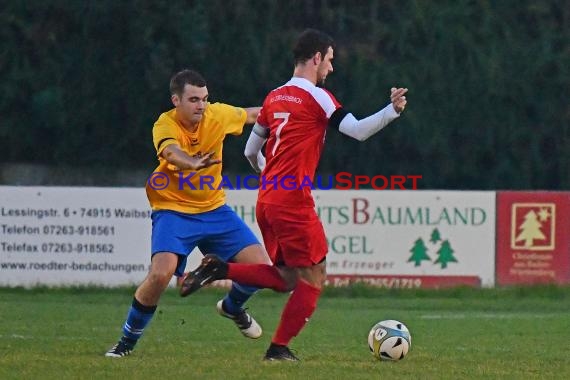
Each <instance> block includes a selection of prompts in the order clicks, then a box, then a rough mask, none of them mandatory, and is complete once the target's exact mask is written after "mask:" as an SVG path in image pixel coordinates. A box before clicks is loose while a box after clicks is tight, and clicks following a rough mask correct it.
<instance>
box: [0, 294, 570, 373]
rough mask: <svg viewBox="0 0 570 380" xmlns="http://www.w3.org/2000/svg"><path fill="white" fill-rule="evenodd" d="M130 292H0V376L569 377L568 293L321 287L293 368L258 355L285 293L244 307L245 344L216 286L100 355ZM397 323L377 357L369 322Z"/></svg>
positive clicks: (174, 300)
mask: <svg viewBox="0 0 570 380" xmlns="http://www.w3.org/2000/svg"><path fill="white" fill-rule="evenodd" d="M133 290H134V289H131V288H128V289H127V288H121V289H101V288H70V289H47V288H37V289H32V290H25V289H0V379H38V378H41V379H119V378H120V379H156V378H158V379H175V378H178V379H180V378H184V379H227V380H237V379H329V380H330V379H350V380H355V379H379V378H383V379H483V378H485V379H569V378H570V288H565V287H563V288H558V287H548V286H547V287H538V288H507V289H449V290H440V291H435V290H382V289H372V288H366V287H359V286H354V287H350V288H344V289H326V290H325V292H324V294H323V297H322V298H321V300H320V302H319V307H318V309H317V311H316V313H315V314H314V316H313V318H312V319H311V321H310V322H309V324H308V325H307V326H306V328H305V329H304V330H303V331H302V332H301V334H300V335H299V337H297V338H296V339H295V340H294V341H293V343H292V344H291V348H292V349H294V350H295V351H296V352H297V355H298V356H299V357H300V358H301V360H302V361H301V362H300V363H272V362H270V363H267V362H263V361H262V360H261V359H262V357H263V354H264V352H265V349H266V348H267V346H268V344H269V342H270V339H271V335H272V333H273V331H274V330H275V326H276V324H277V321H278V318H279V315H280V313H281V309H282V306H283V304H284V302H285V300H286V295H284V294H276V293H273V292H271V291H268V290H264V291H262V292H260V293H259V294H257V295H256V296H255V297H254V298H252V299H251V300H250V302H249V305H248V306H249V307H250V312H251V313H252V315H253V316H255V318H256V319H257V320H258V321H259V322H260V323H261V324H262V326H263V328H264V330H265V331H264V335H263V336H262V337H261V338H260V339H259V340H248V339H246V338H244V337H242V335H241V334H240V333H239V331H238V330H237V328H235V326H233V323H232V322H231V321H229V320H227V319H225V318H222V317H220V316H218V315H217V313H216V310H215V304H216V301H217V300H218V299H219V298H220V297H221V296H222V295H223V294H224V292H223V291H222V290H221V289H204V290H202V291H200V292H198V293H197V294H195V295H192V296H190V297H188V298H180V297H178V295H177V293H176V290H174V289H169V290H168V291H167V292H166V293H165V295H164V296H163V298H162V300H161V303H160V305H159V308H158V310H157V313H156V315H155V318H154V320H153V321H152V322H151V324H150V325H149V327H148V328H147V330H146V332H145V334H144V336H143V338H142V340H141V341H140V342H139V344H138V346H137V348H136V350H135V351H134V352H133V354H132V355H131V356H129V357H126V358H120V359H113V358H105V357H104V356H103V354H104V352H105V351H106V350H107V349H108V348H109V347H110V346H112V345H113V344H114V343H115V342H116V340H117V339H118V338H119V336H120V329H121V325H122V323H123V320H124V318H125V316H126V312H127V308H128V306H129V305H130V302H131V300H132V294H133ZM382 319H397V320H400V321H402V322H404V323H405V324H406V325H407V326H408V327H409V329H410V331H411V335H412V349H411V351H410V352H409V353H408V356H407V357H406V358H405V359H404V360H402V361H400V362H396V363H390V362H379V361H377V360H375V359H374V358H373V357H372V355H371V354H370V353H369V351H368V347H367V334H368V331H369V329H370V327H371V326H372V325H373V324H374V323H375V322H378V321H380V320H382Z"/></svg>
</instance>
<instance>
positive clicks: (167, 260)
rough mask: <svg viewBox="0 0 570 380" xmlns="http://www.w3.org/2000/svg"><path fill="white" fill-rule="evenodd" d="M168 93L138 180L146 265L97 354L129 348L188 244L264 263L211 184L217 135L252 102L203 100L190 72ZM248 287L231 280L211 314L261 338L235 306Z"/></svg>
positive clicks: (203, 90)
mask: <svg viewBox="0 0 570 380" xmlns="http://www.w3.org/2000/svg"><path fill="white" fill-rule="evenodd" d="M170 93H171V99H172V103H173V104H174V106H175V108H174V109H172V110H170V111H168V112H165V113H163V114H162V115H160V117H159V118H158V120H157V121H156V122H155V124H154V128H153V130H152V134H153V141H154V147H155V148H156V152H157V156H158V160H159V165H158V167H157V168H156V170H155V171H154V172H153V173H152V175H151V176H150V178H149V180H148V181H147V185H146V192H147V196H148V200H149V202H150V205H151V208H152V210H153V211H152V238H151V240H152V257H151V267H150V271H149V273H148V275H147V277H146V278H145V279H144V281H143V282H142V284H141V285H140V286H139V287H138V288H137V290H136V291H135V294H134V298H133V302H132V305H131V307H130V309H129V312H128V315H127V319H126V321H125V323H124V325H123V336H122V338H121V339H120V340H119V342H118V343H117V344H116V345H115V346H113V347H112V348H111V349H110V350H109V351H107V353H106V354H105V356H109V357H122V356H126V355H129V354H130V353H131V351H132V350H133V348H134V346H135V344H136V343H137V341H138V339H139V338H140V337H141V335H142V333H143V331H144V328H145V326H146V325H147V324H148V323H149V322H150V320H151V319H152V316H153V315H154V312H155V310H156V307H157V304H158V300H159V298H160V296H161V294H162V293H163V292H164V290H165V289H166V287H167V286H168V283H169V282H170V279H171V278H172V276H173V275H176V276H179V277H180V276H182V275H183V273H184V269H185V267H186V260H187V257H188V255H189V254H190V252H192V250H193V249H194V248H195V247H198V248H199V249H200V251H201V252H202V253H204V254H206V253H215V254H216V255H218V256H219V257H221V258H222V259H223V260H226V261H234V262H240V263H266V264H270V263H271V261H270V259H269V257H268V255H267V252H266V251H265V249H264V248H263V247H262V246H261V244H260V243H259V241H258V240H257V238H256V237H255V235H254V234H253V233H252V232H251V230H250V229H249V228H248V227H247V226H246V225H245V223H244V222H243V221H242V220H241V219H240V218H239V217H238V216H237V215H236V213H235V212H234V211H233V210H232V209H231V208H230V207H229V206H227V205H226V204H225V194H224V191H223V190H222V189H218V188H219V185H220V183H221V181H222V174H221V173H222V167H221V162H222V147H223V141H224V138H225V137H226V135H228V134H232V135H239V134H241V133H242V130H243V126H244V124H253V123H254V122H255V121H256V119H257V115H258V113H259V110H260V108H259V107H252V108H241V107H234V106H230V105H227V104H222V103H214V104H210V103H208V89H207V87H206V81H205V80H204V78H203V77H202V76H201V75H200V74H199V73H197V72H195V71H192V70H183V71H181V72H179V73H177V74H175V75H174V76H173V77H172V79H171V81H170ZM256 290H257V288H254V287H251V286H243V285H239V284H238V283H236V282H234V283H233V285H232V289H231V290H230V292H229V293H228V294H227V295H226V297H225V298H224V299H222V300H220V301H219V302H218V303H217V305H216V307H217V310H218V313H220V314H221V315H222V316H224V317H227V318H230V319H232V320H233V321H234V322H235V324H236V325H237V327H238V328H239V329H240V330H241V332H242V334H243V335H245V336H246V337H249V338H254V339H255V338H259V337H260V336H261V333H262V330H261V327H260V326H259V324H258V323H257V322H256V321H255V320H254V319H253V318H252V317H251V316H250V315H249V314H248V313H247V312H246V311H245V310H244V309H243V307H242V306H243V304H244V303H245V302H246V301H247V299H248V298H249V297H250V296H251V295H252V294H253V293H254V292H255V291H256Z"/></svg>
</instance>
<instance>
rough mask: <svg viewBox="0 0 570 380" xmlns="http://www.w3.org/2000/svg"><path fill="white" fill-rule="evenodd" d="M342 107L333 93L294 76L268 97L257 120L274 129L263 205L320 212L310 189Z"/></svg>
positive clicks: (260, 197) (261, 191)
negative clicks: (330, 128) (335, 116)
mask: <svg viewBox="0 0 570 380" xmlns="http://www.w3.org/2000/svg"><path fill="white" fill-rule="evenodd" d="M338 108H341V105H340V103H339V102H338V101H337V100H336V99H335V97H334V96H333V95H332V94H331V93H330V92H328V91H327V90H325V89H323V88H320V87H317V86H315V85H314V84H313V83H311V82H310V81H308V80H306V79H304V78H297V77H294V78H292V79H291V80H290V81H289V82H287V83H285V84H284V85H283V86H281V87H278V88H276V89H275V90H273V91H271V92H270V93H269V95H267V97H266V98H265V101H264V103H263V107H262V109H261V112H260V113H259V116H258V118H257V123H258V124H260V125H261V126H263V127H265V128H267V129H268V130H269V137H268V139H267V145H266V151H265V154H266V166H265V169H264V170H263V172H262V176H261V183H260V188H259V195H258V202H261V203H268V204H277V205H291V206H295V207H314V205H315V204H314V200H313V197H312V195H311V186H310V184H311V183H312V181H313V180H314V176H315V171H316V169H317V165H318V163H319V160H320V158H321V153H322V151H323V147H324V142H325V134H326V133H325V132H326V128H327V125H328V122H329V118H330V117H331V115H332V114H333V112H334V111H335V110H337V109H338ZM264 182H265V186H264V185H263V183H264Z"/></svg>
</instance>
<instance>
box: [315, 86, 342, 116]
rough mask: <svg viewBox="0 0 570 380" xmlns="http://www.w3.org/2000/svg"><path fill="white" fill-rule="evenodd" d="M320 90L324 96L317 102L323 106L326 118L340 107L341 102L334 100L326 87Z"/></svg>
mask: <svg viewBox="0 0 570 380" xmlns="http://www.w3.org/2000/svg"><path fill="white" fill-rule="evenodd" d="M322 91H323V92H324V94H325V96H324V99H323V101H322V103H321V102H319V103H321V107H323V110H324V111H325V113H326V115H327V118H328V119H330V117H331V116H332V114H333V113H334V112H335V111H336V110H338V109H339V108H342V104H340V102H339V101H338V100H336V98H335V97H334V95H333V94H332V93H331V92H330V91H328V90H327V89H325V88H323V89H322ZM327 98H328V99H327Z"/></svg>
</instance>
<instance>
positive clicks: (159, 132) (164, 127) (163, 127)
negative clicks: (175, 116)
mask: <svg viewBox="0 0 570 380" xmlns="http://www.w3.org/2000/svg"><path fill="white" fill-rule="evenodd" d="M177 138H178V133H177V132H176V128H175V127H174V125H172V124H170V123H167V122H165V121H164V120H161V119H158V121H157V122H156V123H155V124H154V127H153V128H152V141H153V143H154V148H155V149H156V155H157V156H160V154H161V153H162V151H163V150H164V148H166V147H167V146H169V145H173V144H179V142H178V140H177Z"/></svg>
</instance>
